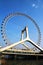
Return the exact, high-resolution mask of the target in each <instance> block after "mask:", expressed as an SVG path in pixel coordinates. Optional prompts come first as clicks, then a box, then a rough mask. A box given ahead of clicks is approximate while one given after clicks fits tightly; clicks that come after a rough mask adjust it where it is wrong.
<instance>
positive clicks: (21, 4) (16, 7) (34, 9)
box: [0, 0, 43, 47]
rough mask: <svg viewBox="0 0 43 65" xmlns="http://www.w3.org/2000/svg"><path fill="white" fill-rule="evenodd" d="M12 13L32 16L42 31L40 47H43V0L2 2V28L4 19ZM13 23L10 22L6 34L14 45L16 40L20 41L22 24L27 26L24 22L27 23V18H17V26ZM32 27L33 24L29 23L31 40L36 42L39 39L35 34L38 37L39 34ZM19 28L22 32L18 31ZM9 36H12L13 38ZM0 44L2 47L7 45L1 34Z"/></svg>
mask: <svg viewBox="0 0 43 65" xmlns="http://www.w3.org/2000/svg"><path fill="white" fill-rule="evenodd" d="M12 12H14V13H15V12H21V13H25V14H27V15H30V16H31V17H32V18H33V19H34V20H35V21H36V23H37V24H38V25H39V27H40V31H41V34H42V35H41V36H42V38H41V43H40V46H41V47H43V0H0V26H1V22H2V21H3V19H4V17H5V16H7V15H8V14H9V13H12ZM19 19H20V20H19ZM22 19H23V20H22ZM12 21H14V19H12ZM12 21H11V22H10V21H9V23H8V24H7V25H6V29H7V30H8V31H7V32H6V33H7V36H8V38H9V40H10V41H11V42H13V43H14V42H15V41H14V40H16V41H18V38H19V37H20V36H19V34H20V33H21V32H20V31H21V30H22V29H23V25H22V24H26V23H23V21H25V17H23V18H22V17H18V18H17V20H16V17H15V21H17V23H16V24H17V25H16V24H15V23H14V22H12ZM18 21H20V22H18ZM26 21H28V19H26ZM13 23H14V24H13ZM27 24H28V23H27ZM19 25H20V26H19ZM32 25H33V23H31V22H29V27H30V28H29V31H30V32H29V33H30V38H33V39H34V40H35V39H36V38H37V36H36V37H35V34H36V35H37V33H35V32H36V31H34V29H35V28H34V29H32V28H33V27H32ZM24 26H25V25H24ZM33 26H34V25H33ZM12 28H13V29H12ZM14 28H15V29H14ZM18 28H20V30H18ZM21 28H22V29H21ZM11 29H12V30H11ZM30 29H31V30H30ZM17 31H18V32H17ZM19 32H20V33H19ZM18 33H19V34H18ZM9 34H12V36H11V35H9ZM16 34H17V35H16ZM16 38H17V39H16ZM0 43H1V44H0V45H2V46H4V45H5V43H4V41H3V39H2V38H1V34H0Z"/></svg>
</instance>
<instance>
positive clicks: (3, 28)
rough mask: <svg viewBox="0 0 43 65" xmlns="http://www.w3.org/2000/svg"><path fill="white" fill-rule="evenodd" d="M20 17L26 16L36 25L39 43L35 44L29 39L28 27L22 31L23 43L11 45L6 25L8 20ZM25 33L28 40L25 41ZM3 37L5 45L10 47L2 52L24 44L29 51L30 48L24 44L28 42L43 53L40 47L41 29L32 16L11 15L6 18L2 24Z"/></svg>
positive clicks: (0, 50)
mask: <svg viewBox="0 0 43 65" xmlns="http://www.w3.org/2000/svg"><path fill="white" fill-rule="evenodd" d="M18 15H19V16H25V17H27V18H28V19H30V20H31V21H32V22H33V23H34V25H35V26H36V28H37V31H38V41H37V43H35V42H33V41H32V40H31V39H30V38H29V34H28V27H25V28H24V29H23V30H22V37H21V41H19V42H17V43H14V44H11V45H9V39H8V38H7V35H6V30H5V27H6V23H7V22H8V19H10V18H11V17H13V16H18ZM24 31H25V32H26V38H25V39H23V35H24ZM1 35H2V38H3V39H4V41H5V44H8V45H9V46H7V47H5V48H2V49H0V52H2V51H5V50H8V49H9V48H12V47H14V46H16V45H18V44H23V45H24V46H25V47H26V48H27V49H29V48H28V46H27V45H26V44H25V43H24V42H26V41H28V42H30V43H31V44H32V45H34V46H35V47H36V48H38V49H39V50H41V51H43V49H42V48H41V47H40V46H39V44H40V40H41V33H40V29H39V27H38V25H37V23H36V22H35V21H34V20H33V19H32V18H31V17H30V16H28V15H26V14H23V13H11V14H9V15H8V16H6V17H5V18H4V20H3V21H2V24H1Z"/></svg>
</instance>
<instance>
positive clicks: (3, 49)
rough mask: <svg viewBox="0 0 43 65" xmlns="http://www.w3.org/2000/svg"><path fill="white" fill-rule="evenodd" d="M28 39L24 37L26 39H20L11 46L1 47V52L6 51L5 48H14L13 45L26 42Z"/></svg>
mask: <svg viewBox="0 0 43 65" xmlns="http://www.w3.org/2000/svg"><path fill="white" fill-rule="evenodd" d="M26 40H27V38H26V39H24V40H21V41H19V42H17V43H14V44H11V45H9V46H7V47H4V48H1V49H0V52H3V51H5V50H7V49H9V48H12V47H14V46H16V45H18V44H20V43H24V42H25V41H26Z"/></svg>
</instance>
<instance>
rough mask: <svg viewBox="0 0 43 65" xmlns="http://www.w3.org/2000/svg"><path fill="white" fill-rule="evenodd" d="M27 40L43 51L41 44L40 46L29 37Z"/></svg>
mask: <svg viewBox="0 0 43 65" xmlns="http://www.w3.org/2000/svg"><path fill="white" fill-rule="evenodd" d="M27 41H28V42H30V43H31V44H32V45H34V46H35V47H36V48H38V49H39V50H40V51H42V52H43V49H42V48H41V47H40V46H38V45H37V44H36V43H35V42H33V41H32V40H31V39H29V38H28V40H27Z"/></svg>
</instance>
